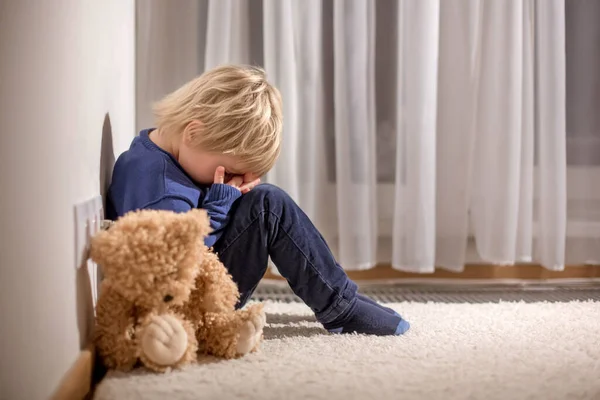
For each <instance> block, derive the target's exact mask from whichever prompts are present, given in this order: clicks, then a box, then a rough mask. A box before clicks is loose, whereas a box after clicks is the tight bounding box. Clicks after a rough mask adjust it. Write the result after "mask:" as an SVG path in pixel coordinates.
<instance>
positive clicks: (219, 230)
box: [200, 183, 242, 247]
mask: <svg viewBox="0 0 600 400" xmlns="http://www.w3.org/2000/svg"><path fill="white" fill-rule="evenodd" d="M241 195H242V193H241V192H240V190H239V189H238V188H236V187H233V186H230V185H226V184H223V183H215V184H213V185H212V186H211V187H210V189H208V192H207V193H206V196H205V197H204V201H203V202H202V204H201V205H200V207H201V208H203V209H205V210H206V211H207V212H208V216H209V217H210V227H211V228H212V232H211V233H210V235H209V236H207V237H206V239H205V240H204V244H205V245H206V246H207V247H212V246H213V245H214V244H215V243H216V242H217V240H218V239H219V238H220V237H221V235H222V234H223V230H224V229H225V227H226V226H227V223H228V222H229V210H230V209H231V206H232V205H233V203H234V202H235V201H236V200H237V199H238V198H239V197H240V196H241Z"/></svg>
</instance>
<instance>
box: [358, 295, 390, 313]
mask: <svg viewBox="0 0 600 400" xmlns="http://www.w3.org/2000/svg"><path fill="white" fill-rule="evenodd" d="M356 297H357V298H359V299H361V300H362V301H365V302H367V303H371V304H373V305H375V306H377V307H380V308H382V309H384V310H385V311H386V312H388V313H390V314H394V315H397V316H400V314H398V313H397V312H396V311H394V310H392V309H391V308H389V307H385V306H383V305H381V304H379V303H378V302H376V301H375V300H373V299H371V298H370V297H367V296H365V295H364V294H360V293H356Z"/></svg>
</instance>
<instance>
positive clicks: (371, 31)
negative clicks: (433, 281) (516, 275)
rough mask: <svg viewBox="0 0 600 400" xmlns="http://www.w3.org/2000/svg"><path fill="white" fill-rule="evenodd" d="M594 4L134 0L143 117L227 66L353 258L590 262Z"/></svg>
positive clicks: (287, 182)
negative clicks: (256, 79) (268, 109)
mask: <svg viewBox="0 0 600 400" xmlns="http://www.w3.org/2000/svg"><path fill="white" fill-rule="evenodd" d="M599 17H600V2H596V1H593V0H569V1H568V2H565V1H564V0H511V1H497V0H453V1H442V0H376V1H375V0H303V1H297V0H203V1H192V0H182V1H177V2H163V1H160V0H147V1H143V2H138V80H137V86H138V88H137V91H138V118H137V121H138V127H139V128H142V127H146V126H149V125H151V124H152V119H151V116H150V115H149V114H148V105H149V103H150V102H151V101H154V100H156V99H157V98H159V97H160V96H162V95H163V94H165V93H166V92H168V91H170V90H173V89H174V88H175V87H176V86H177V85H179V84H181V83H183V82H185V81H186V80H188V79H191V78H192V77H193V76H195V75H196V74H199V73H201V72H202V71H204V70H206V69H208V68H211V67H214V66H216V65H219V64H222V63H248V64H256V65H262V66H263V67H264V68H265V69H266V71H267V74H268V76H269V78H270V80H271V81H272V82H273V83H274V84H275V85H277V86H278V87H279V89H280V90H281V92H282V94H283V98H284V115H285V126H284V147H283V151H282V154H281V158H280V160H279V161H278V163H277V165H276V167H275V168H274V170H273V171H271V172H270V173H269V174H268V176H267V180H268V181H270V182H272V183H274V184H277V185H279V186H281V187H282V188H284V189H285V190H287V191H288V192H289V193H290V195H292V197H294V199H296V201H297V202H298V203H299V204H300V206H301V207H302V208H303V209H304V210H305V211H306V212H307V214H308V215H309V216H310V217H311V218H312V219H313V221H314V222H315V224H316V225H317V227H318V228H319V229H320V230H321V231H322V233H323V236H324V237H325V238H326V240H327V241H328V242H329V243H330V245H331V247H332V249H333V250H334V252H335V254H336V256H337V258H338V260H339V261H340V263H341V264H342V265H343V266H344V267H345V268H347V269H365V268H371V267H373V266H374V265H375V264H376V263H377V262H383V263H391V264H392V265H393V267H394V268H397V269H401V270H406V271H413V272H432V271H433V270H434V269H435V268H436V267H442V268H447V269H451V270H455V271H460V270H461V269H462V268H463V266H464V265H465V263H469V262H487V263H497V264H514V263H517V262H534V263H540V264H542V265H544V266H545V267H546V268H549V269H554V270H560V269H562V268H563V267H564V266H565V264H582V263H588V262H593V263H597V262H598V261H600V117H599V115H600V113H599V112H598V111H597V110H599V109H600V78H599V72H598V71H600V44H599V42H600V40H599V39H600V29H599V24H598V23H597V21H598V18H599Z"/></svg>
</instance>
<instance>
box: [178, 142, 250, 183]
mask: <svg viewBox="0 0 600 400" xmlns="http://www.w3.org/2000/svg"><path fill="white" fill-rule="evenodd" d="M179 163H180V164H181V166H182V167H183V169H184V170H185V171H186V172H187V173H188V175H190V176H191V177H192V179H194V181H196V182H197V183H200V184H203V185H210V184H212V183H213V182H214V179H215V172H216V170H217V167H219V166H222V167H224V168H225V173H226V175H225V182H228V181H229V180H230V179H231V177H232V176H234V175H245V174H247V173H249V172H251V171H248V170H247V168H246V167H245V165H244V163H243V162H242V161H241V160H240V159H239V158H238V157H235V156H231V155H227V154H215V153H209V152H205V151H202V150H201V149H198V148H194V147H191V146H189V145H187V144H185V143H182V145H181V146H180V148H179Z"/></svg>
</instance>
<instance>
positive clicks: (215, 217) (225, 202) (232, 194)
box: [144, 184, 242, 248]
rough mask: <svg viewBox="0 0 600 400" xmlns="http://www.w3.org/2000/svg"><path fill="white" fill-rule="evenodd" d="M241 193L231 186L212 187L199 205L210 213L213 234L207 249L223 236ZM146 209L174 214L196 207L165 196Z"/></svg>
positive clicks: (178, 198)
mask: <svg viewBox="0 0 600 400" xmlns="http://www.w3.org/2000/svg"><path fill="white" fill-rule="evenodd" d="M241 195H242V194H241V192H240V191H239V190H238V189H237V188H235V187H232V186H229V185H225V184H222V185H218V184H215V185H212V186H211V187H210V188H209V189H208V191H207V192H206V194H205V196H204V200H203V201H202V203H201V204H199V207H200V208H203V209H205V210H206V212H207V213H208V216H209V218H210V227H211V233H210V234H209V235H208V236H207V237H206V238H205V239H204V244H205V245H206V247H209V248H210V247H212V246H214V244H215V243H216V242H217V240H218V239H219V238H220V237H221V235H222V234H223V229H224V228H225V227H226V226H227V222H228V220H229V218H228V216H227V214H228V213H229V209H230V208H231V206H232V204H233V202H234V201H235V200H236V199H237V198H238V197H240V196H241ZM144 208H146V209H153V210H169V211H174V212H180V213H184V212H188V211H190V210H191V209H192V208H194V206H193V205H192V204H190V203H189V201H188V200H186V199H183V198H180V197H177V196H165V197H163V198H162V199H160V200H159V201H157V202H154V203H152V204H148V205H146V206H145V207H144Z"/></svg>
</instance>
